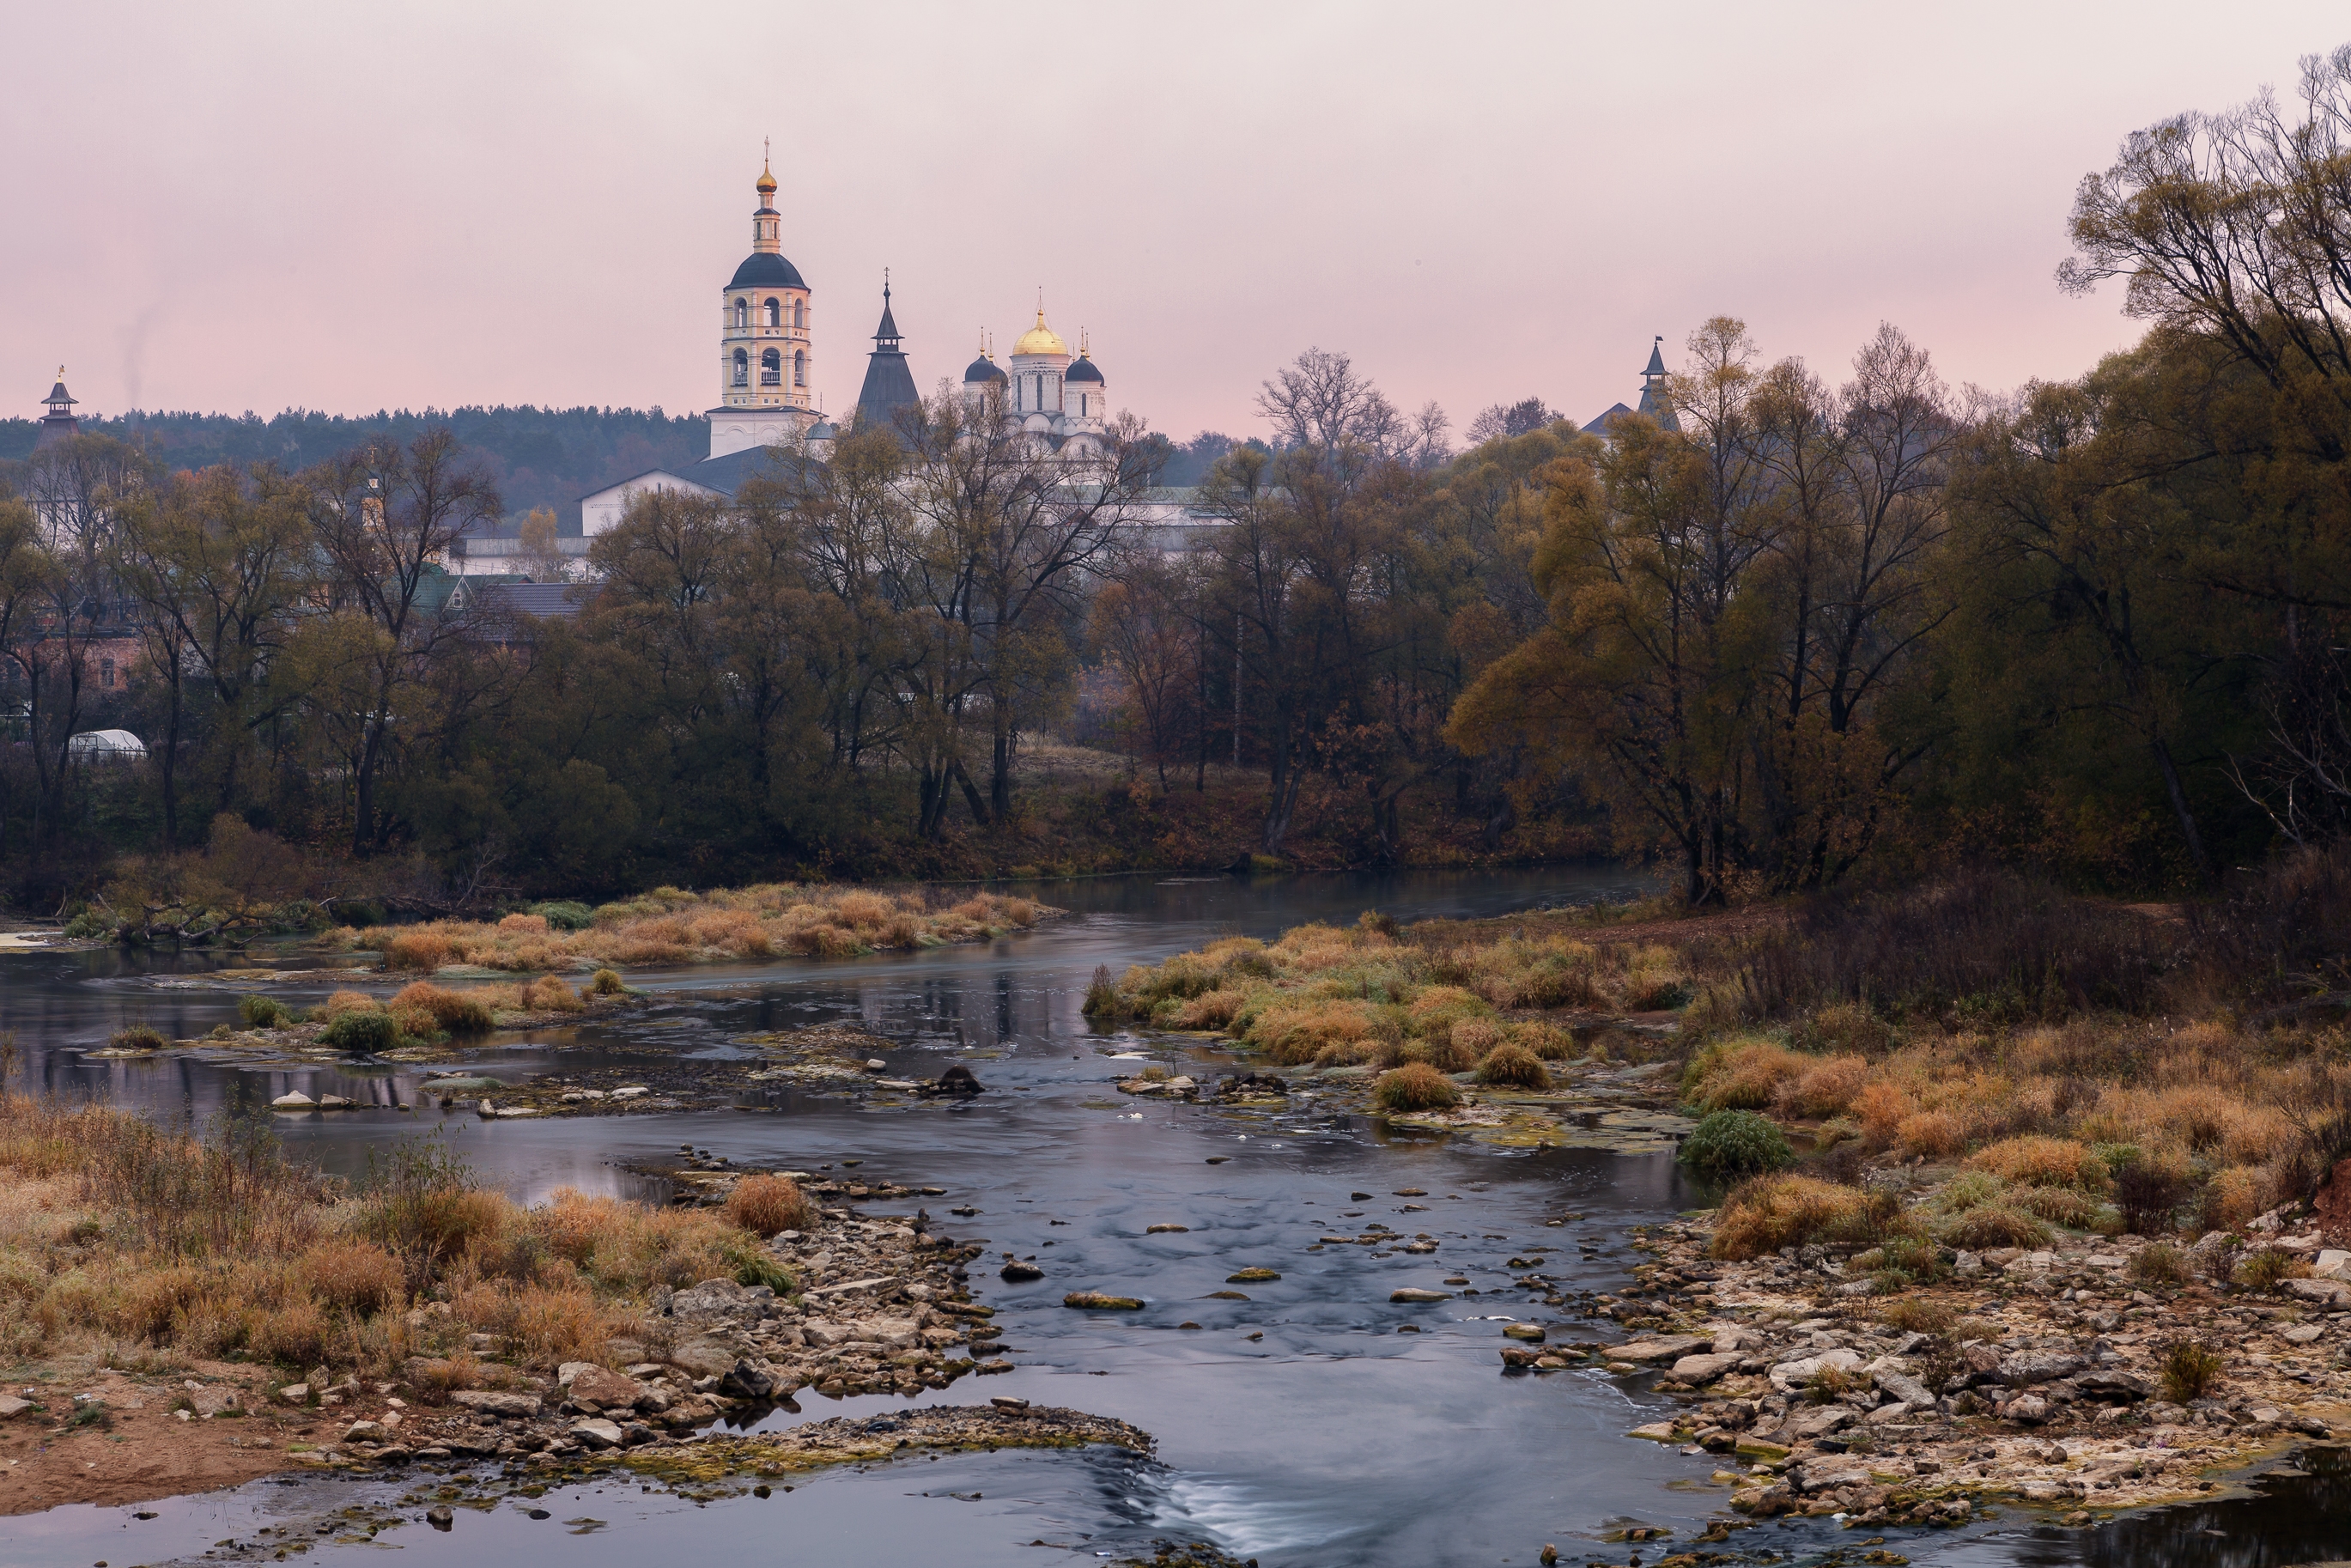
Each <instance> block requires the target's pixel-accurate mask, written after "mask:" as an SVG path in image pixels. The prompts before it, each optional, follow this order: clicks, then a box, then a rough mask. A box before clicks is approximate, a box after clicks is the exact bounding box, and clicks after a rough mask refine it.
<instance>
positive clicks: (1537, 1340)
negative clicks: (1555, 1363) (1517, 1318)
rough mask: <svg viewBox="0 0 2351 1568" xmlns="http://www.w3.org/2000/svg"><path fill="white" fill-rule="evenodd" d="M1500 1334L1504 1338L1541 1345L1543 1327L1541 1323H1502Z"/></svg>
mask: <svg viewBox="0 0 2351 1568" xmlns="http://www.w3.org/2000/svg"><path fill="white" fill-rule="evenodd" d="M1502 1333H1503V1336H1504V1337H1505V1338H1508V1339H1520V1340H1526V1341H1528V1342H1530V1343H1534V1344H1541V1343H1542V1342H1543V1327H1542V1324H1541V1323H1504V1324H1503V1325H1502Z"/></svg>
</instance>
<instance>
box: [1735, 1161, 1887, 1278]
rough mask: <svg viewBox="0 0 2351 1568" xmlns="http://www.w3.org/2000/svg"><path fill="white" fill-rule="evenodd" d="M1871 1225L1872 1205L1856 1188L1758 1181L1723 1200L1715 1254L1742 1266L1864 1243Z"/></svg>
mask: <svg viewBox="0 0 2351 1568" xmlns="http://www.w3.org/2000/svg"><path fill="white" fill-rule="evenodd" d="M1869 1223H1870V1213H1869V1203H1868V1199H1867V1198H1866V1197H1865V1195H1864V1194H1863V1193H1862V1191H1861V1190H1860V1189H1859V1188H1858V1187H1850V1186H1844V1185H1843V1184H1842V1183H1838V1182H1826V1181H1821V1180H1818V1179H1816V1178H1814V1177H1812V1176H1785V1175H1782V1176H1758V1177H1756V1178H1755V1179H1754V1180H1753V1181H1750V1182H1744V1183H1741V1184H1740V1186H1736V1187H1733V1188H1732V1189H1731V1190H1730V1193H1729V1196H1728V1197H1725V1198H1724V1199H1723V1200H1722V1210H1721V1213H1720V1215H1719V1218H1717V1219H1716V1221H1715V1229H1714V1243H1713V1252H1714V1256H1716V1257H1718V1258H1723V1259H1728V1260H1732V1261H1740V1260H1746V1259H1750V1258H1760V1257H1761V1256H1762V1255H1763V1254H1765V1253H1767V1252H1777V1251H1778V1250H1779V1249H1781V1248H1782V1247H1802V1246H1805V1245H1808V1244H1810V1243H1812V1242H1815V1241H1860V1240H1862V1239H1865V1237H1866V1234H1867V1231H1868V1228H1869Z"/></svg>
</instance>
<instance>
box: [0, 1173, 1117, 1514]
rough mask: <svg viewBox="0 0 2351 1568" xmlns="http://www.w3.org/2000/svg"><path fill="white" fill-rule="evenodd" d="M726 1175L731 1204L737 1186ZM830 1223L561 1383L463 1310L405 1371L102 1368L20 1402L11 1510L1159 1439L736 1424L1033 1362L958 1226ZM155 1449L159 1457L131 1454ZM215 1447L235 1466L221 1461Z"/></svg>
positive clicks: (8, 1425) (10, 1408) (834, 1184)
mask: <svg viewBox="0 0 2351 1568" xmlns="http://www.w3.org/2000/svg"><path fill="white" fill-rule="evenodd" d="M705 1174H708V1175H710V1176H712V1177H713V1181H712V1184H711V1186H709V1187H708V1188H707V1189H706V1196H709V1197H712V1198H713V1199H714V1200H715V1199H716V1198H717V1197H721V1196H723V1192H724V1188H725V1186H726V1184H727V1183H728V1182H731V1180H732V1179H733V1175H732V1173H726V1172H712V1173H705ZM806 1190H807V1191H808V1193H809V1194H810V1197H813V1198H814V1199H816V1200H817V1201H818V1202H820V1203H822V1204H831V1203H833V1202H834V1201H835V1200H846V1199H849V1198H851V1197H852V1196H853V1197H893V1196H914V1189H910V1188H906V1187H904V1186H896V1185H895V1184H892V1183H889V1182H886V1181H872V1182H845V1181H826V1180H821V1179H812V1180H811V1181H810V1186H808V1188H807V1189H806ZM923 1190H924V1191H925V1192H928V1193H931V1194H933V1195H936V1194H937V1192H938V1190H939V1189H936V1188H929V1189H923ZM821 1215H822V1218H821V1219H820V1221H819V1222H818V1223H817V1224H816V1225H815V1226H813V1227H812V1228H810V1229H808V1230H805V1231H786V1232H784V1233H783V1234H781V1235H779V1236H778V1237H776V1238H775V1239H773V1240H772V1241H770V1242H769V1243H768V1247H767V1250H768V1254H769V1256H770V1257H771V1258H772V1259H773V1260H774V1262H775V1264H776V1265H778V1267H780V1268H781V1269H782V1270H785V1271H786V1272H787V1273H788V1274H789V1277H790V1284H789V1287H788V1288H787V1289H786V1290H785V1291H783V1292H782V1293H781V1294H778V1291H777V1290H776V1289H774V1288H773V1287H771V1286H768V1285H757V1286H749V1287H746V1286H744V1285H742V1284H740V1283H738V1282H737V1281H735V1280H733V1279H723V1278H722V1279H712V1280H705V1281H701V1282H699V1283H697V1284H695V1285H693V1286H691V1287H689V1288H687V1289H684V1290H679V1291H660V1292H658V1293H657V1294H656V1295H655V1297H654V1299H653V1301H651V1302H649V1303H647V1307H648V1310H647V1311H646V1312H645V1313H644V1314H643V1319H642V1322H643V1328H642V1331H641V1333H640V1335H639V1337H633V1338H618V1339H614V1340H612V1341H611V1342H610V1343H608V1344H607V1346H606V1347H605V1354H604V1355H603V1356H602V1357H601V1358H600V1359H598V1360H595V1361H587V1360H582V1361H575V1362H569V1363H566V1364H563V1365H561V1366H560V1367H559V1368H557V1369H555V1371H554V1372H553V1374H552V1375H548V1374H546V1373H544V1372H538V1371H533V1370H531V1369H530V1368H529V1367H528V1366H527V1365H525V1364H520V1363H519V1362H518V1361H517V1360H516V1359H512V1358H510V1357H509V1355H508V1350H509V1347H508V1346H507V1344H506V1343H505V1342H503V1341H502V1340H500V1339H499V1338H498V1337H497V1336H496V1335H491V1334H485V1333H461V1332H460V1331H459V1330H458V1329H457V1328H455V1327H444V1324H445V1323H448V1322H449V1321H450V1312H449V1309H448V1307H447V1304H446V1303H445V1302H440V1301H435V1302H432V1303H429V1304H427V1305H425V1306H423V1307H419V1308H417V1309H416V1310H414V1311H413V1312H411V1313H410V1314H409V1322H408V1328H409V1331H410V1333H411V1334H412V1335H413V1338H414V1339H415V1340H416V1341H417V1342H418V1343H420V1344H422V1345H424V1346H426V1347H429V1348H430V1349H431V1350H432V1352H433V1353H434V1354H420V1355H417V1356H414V1357H412V1358H411V1359H410V1360H409V1361H408V1362H407V1363H406V1364H405V1366H404V1368H403V1373H404V1375H402V1377H400V1378H397V1379H393V1380H388V1381H370V1380H362V1379H360V1378H359V1377H357V1376H354V1375H348V1374H346V1375H337V1374H336V1373H335V1372H334V1371H333V1370H332V1369H331V1368H329V1367H324V1366H321V1367H319V1368H318V1369H316V1370H314V1371H313V1372H312V1373H311V1374H310V1375H308V1377H306V1378H305V1379H303V1380H302V1381H300V1382H296V1383H290V1384H282V1385H280V1384H277V1383H275V1382H274V1381H273V1380H271V1379H269V1378H268V1377H267V1376H266V1374H265V1373H263V1372H262V1371H261V1370H260V1369H257V1368H255V1367H252V1366H250V1365H246V1364H234V1363H221V1364H204V1365H202V1366H194V1367H179V1368H174V1369H172V1370H170V1371H156V1372H147V1373H141V1372H139V1371H137V1370H126V1369H123V1368H119V1367H110V1366H105V1365H99V1366H92V1367H89V1368H84V1369H79V1370H80V1373H81V1375H80V1377H79V1378H78V1381H80V1382H84V1383H87V1384H88V1385H89V1386H88V1387H86V1388H82V1389H79V1390H78V1391H75V1392H72V1393H69V1394H64V1395H63V1396H60V1395H59V1394H58V1393H57V1392H55V1391H52V1392H50V1393H49V1394H47V1396H38V1394H39V1391H37V1390H36V1391H35V1392H36V1395H37V1396H35V1397H20V1396H7V1397H5V1398H0V1423H5V1425H0V1448H5V1449H6V1450H7V1453H6V1460H7V1471H8V1474H7V1482H8V1485H7V1490H6V1493H5V1496H0V1508H5V1510H6V1511H12V1512H13V1511H26V1510H27V1509H33V1508H41V1507H47V1506H51V1505H53V1504H54V1503H55V1502H57V1501H59V1500H65V1499H66V1498H67V1497H68V1495H70V1496H75V1497H80V1496H92V1497H96V1498H99V1499H102V1500H110V1501H129V1500H136V1499H138V1498H140V1497H143V1496H157V1495H162V1494H163V1493H165V1492H169V1491H174V1490H186V1489H187V1488H188V1487H189V1486H190V1485H191V1484H195V1485H202V1484H214V1485H217V1484H222V1483H224V1482H226V1481H231V1480H236V1479H246V1478H249V1477H251V1476H255V1475H260V1474H266V1473H268V1472H269V1471H270V1470H272V1469H284V1468H288V1467H308V1468H311V1469H329V1470H355V1469H373V1470H390V1471H405V1470H408V1469H413V1468H414V1467H424V1468H425V1469H428V1470H438V1471H441V1472H444V1473H448V1474H452V1475H455V1474H457V1473H458V1472H460V1471H464V1470H466V1469H469V1467H475V1466H478V1465H481V1464H483V1463H485V1462H494V1463H496V1464H497V1465H499V1466H501V1467H502V1470H503V1473H504V1474H505V1476H506V1477H507V1483H508V1484H509V1486H511V1485H512V1484H524V1483H527V1484H529V1485H537V1486H540V1487H545V1486H548V1485H559V1484H564V1483H566V1482H568V1481H569V1480H571V1479H577V1478H578V1477H579V1476H580V1474H581V1473H583V1467H585V1468H590V1469H592V1468H594V1467H599V1466H604V1465H609V1464H613V1463H618V1464H623V1465H625V1466H627V1467H628V1468H630V1469H632V1470H635V1471H639V1472H642V1473H643V1474H644V1475H646V1476H648V1477H651V1478H654V1479H658V1480H661V1481H663V1482H664V1483H667V1484H672V1485H674V1486H677V1487H679V1488H681V1489H688V1490H692V1489H704V1490H706V1489H707V1488H709V1487H712V1486H715V1485H719V1484H721V1483H722V1482H724V1481H725V1480H726V1478H727V1477H730V1476H743V1477H750V1478H754V1479H756V1478H757V1477H760V1476H769V1477H772V1476H776V1475H780V1474H784V1473H787V1472H789V1471H792V1470H798V1469H810V1468H812V1467H816V1466H820V1465H829V1464H837V1463H844V1462H848V1461H851V1460H861V1461H862V1460H871V1459H875V1458H887V1457H889V1456H890V1455H892V1454H893V1453H896V1452H897V1451H899V1450H901V1449H904V1448H956V1447H963V1448H1001V1447H1032V1448H1033V1447H1071V1446H1076V1445H1081V1444H1087V1443H1097V1442H1101V1443H1112V1444H1115V1445H1117V1446H1120V1447H1123V1448H1133V1449H1136V1450H1138V1451H1144V1450H1147V1449H1148V1448H1149V1447H1150V1439H1149V1438H1148V1437H1146V1436H1145V1435H1144V1434H1143V1433H1141V1432H1140V1431H1137V1430H1136V1429H1135V1428H1134V1427H1129V1426H1126V1425H1124V1424H1123V1423H1120V1422H1115V1421H1108V1420H1103V1419H1101V1418H1098V1417H1094V1416H1086V1415H1083V1414H1081V1413H1080V1412H1076V1411H1070V1410H1061V1409H1045V1408H1037V1409H1031V1408H1029V1404H1028V1402H1027V1401H1025V1400H1020V1399H1012V1398H1003V1399H998V1400H996V1401H994V1402H992V1403H989V1404H987V1405H982V1406H970V1407H965V1406H923V1407H919V1408H914V1409H909V1410H907V1411H905V1412H904V1414H903V1415H897V1416H876V1417H872V1418H869V1419H863V1420H840V1421H830V1422H820V1423H815V1424H810V1425H804V1426H799V1427H791V1428H789V1429H787V1430H786V1431H783V1432H779V1433H774V1434H764V1433H763V1434H745V1433H740V1432H737V1433H733V1434H729V1433H726V1432H724V1431H721V1430H718V1429H717V1428H719V1427H720V1425H721V1424H722V1423H723V1424H726V1425H728V1426H734V1427H742V1426H746V1425H748V1424H751V1423H753V1422H756V1421H757V1420H758V1419H759V1418H760V1417H761V1416H764V1415H765V1414H767V1413H768V1412H770V1411H773V1410H776V1409H779V1408H780V1409H784V1410H790V1411H797V1410H798V1409H799V1405H798V1404H797V1403H796V1402H795V1400H794V1397H793V1396H795V1395H798V1394H801V1393H813V1394H815V1395H818V1396H826V1397H838V1396H847V1395H856V1394H887V1393H897V1394H905V1395H912V1394H914V1393H916V1392H918V1391H921V1390H924V1389H944V1388H946V1387H948V1386H949V1385H951V1384H953V1383H955V1382H956V1381H957V1380H959V1379H961V1378H964V1377H967V1376H971V1375H985V1374H988V1373H994V1372H1007V1371H1009V1370H1011V1363H1010V1362H1009V1361H1007V1360H1005V1359H1004V1358H1003V1356H1002V1355H1001V1354H1000V1352H999V1348H998V1331H997V1330H996V1329H995V1327H994V1325H993V1323H992V1322H991V1321H990V1320H991V1319H992V1318H993V1317H994V1316H995V1312H994V1311H993V1309H991V1308H988V1307H986V1306H983V1305H980V1304H978V1303H976V1302H974V1301H972V1300H971V1299H970V1293H969V1291H968V1290H967V1287H966V1283H965V1279H966V1274H965V1267H964V1266H965V1265H966V1264H967V1263H968V1262H970V1261H971V1260H974V1259H976V1258H977V1257H978V1256H979V1253H980V1249H979V1247H978V1246H977V1244H967V1243H960V1242H957V1241H956V1240H955V1239H952V1238H950V1237H948V1236H946V1235H944V1234H939V1233H937V1232H936V1231H935V1230H934V1229H933V1228H930V1220H929V1217H928V1215H927V1214H925V1213H924V1212H922V1211H920V1210H916V1211H914V1212H912V1213H903V1214H869V1213H866V1212H863V1211H862V1210H860V1209H858V1208H855V1207H848V1206H847V1205H846V1203H845V1202H844V1203H843V1206H841V1207H825V1208H823V1209H822V1210H821ZM58 1370H59V1371H60V1372H63V1373H67V1374H68V1375H70V1373H71V1370H72V1369H58ZM191 1373H193V1374H194V1375H190V1374H191ZM118 1425H120V1427H121V1429H120V1431H118V1430H117V1427H118ZM149 1428H153V1430H152V1431H150V1430H149ZM85 1434H88V1435H89V1437H91V1439H92V1441H93V1442H104V1443H106V1444H107V1445H108V1446H107V1447H101V1448H97V1449H96V1450H94V1451H95V1452H97V1453H98V1454H99V1456H100V1457H102V1458H106V1459H108V1460H110V1461H111V1463H112V1464H113V1465H114V1466H115V1467H117V1468H118V1469H124V1470H126V1471H127V1472H129V1473H126V1474H125V1475H124V1477H123V1478H122V1479H123V1483H124V1484H122V1485H120V1486H108V1487H101V1488H99V1489H98V1490H97V1491H95V1492H93V1491H92V1489H91V1486H90V1484H89V1477H88V1474H87V1472H88V1470H89V1469H91V1468H94V1464H95V1461H91V1462H90V1463H89V1464H85V1463H84V1462H82V1460H81V1459H80V1458H78V1456H79V1455H80V1454H81V1452H82V1450H83V1449H84V1448H89V1446H90V1445H89V1444H88V1443H78V1442H73V1441H70V1440H69V1439H74V1438H78V1437H82V1436H84V1435H85ZM134 1439H135V1440H136V1442H137V1443H138V1445H139V1447H138V1448H136V1449H135V1450H133V1452H131V1453H126V1452H124V1451H123V1445H124V1444H127V1443H131V1442H133V1441H134ZM147 1448H154V1449H155V1450H156V1454H157V1456H163V1455H166V1454H168V1455H169V1458H168V1461H167V1460H165V1459H164V1458H156V1461H155V1463H153V1464H152V1465H149V1466H148V1467H147V1468H149V1469H152V1470H153V1472H154V1475H153V1479H152V1482H151V1483H150V1484H149V1485H147V1486H144V1487H142V1486H141V1484H140V1482H139V1481H138V1479H136V1475H137V1473H138V1471H139V1468H140V1464H141V1463H144V1462H145V1461H143V1460H141V1461H139V1462H138V1463H131V1464H128V1465H126V1463H125V1461H126V1460H130V1459H132V1458H133V1454H134V1453H135V1454H138V1455H143V1454H145V1452H146V1449H147ZM214 1450H218V1451H219V1452H217V1453H213V1451H214ZM208 1453H209V1454H212V1458H213V1459H217V1460H218V1462H212V1460H210V1459H205V1458H202V1456H204V1455H205V1454H208ZM52 1471H55V1472H57V1473H56V1474H51V1473H49V1472H52ZM453 1484H456V1485H457V1486H458V1488H459V1490H460V1493H461V1495H462V1496H463V1497H466V1498H470V1497H475V1496H477V1495H481V1494H479V1493H478V1491H477V1490H476V1489H477V1481H475V1480H469V1481H465V1482H460V1483H453ZM746 1484H747V1483H746ZM281 1544H282V1543H281Z"/></svg>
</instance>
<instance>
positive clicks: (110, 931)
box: [65, 904, 122, 942]
mask: <svg viewBox="0 0 2351 1568" xmlns="http://www.w3.org/2000/svg"><path fill="white" fill-rule="evenodd" d="M121 924H122V922H121V921H120V919H118V918H116V917H115V915H112V914H110V912H108V911H106V910H103V909H100V908H99V907H98V906H97V905H96V904H85V905H84V906H83V907H82V908H81V909H79V910H78V911H76V912H75V914H74V917H73V918H72V919H71V920H68V921H67V922H66V930H65V934H66V936H67V937H68V939H70V940H72V941H76V942H82V941H87V940H89V938H91V937H93V936H113V935H114V933H115V931H116V929H117V928H118V927H120V925H121Z"/></svg>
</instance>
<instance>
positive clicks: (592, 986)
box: [588, 969, 629, 997]
mask: <svg viewBox="0 0 2351 1568" xmlns="http://www.w3.org/2000/svg"><path fill="white" fill-rule="evenodd" d="M588 991H589V994H590V995H591V996H598V997H625V996H627V995H628V994H629V986H628V982H627V981H625V980H623V979H622V978H621V972H620V971H619V970H618V969H599V970H597V971H596V972H595V973H594V974H593V975H590V977H588Z"/></svg>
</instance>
